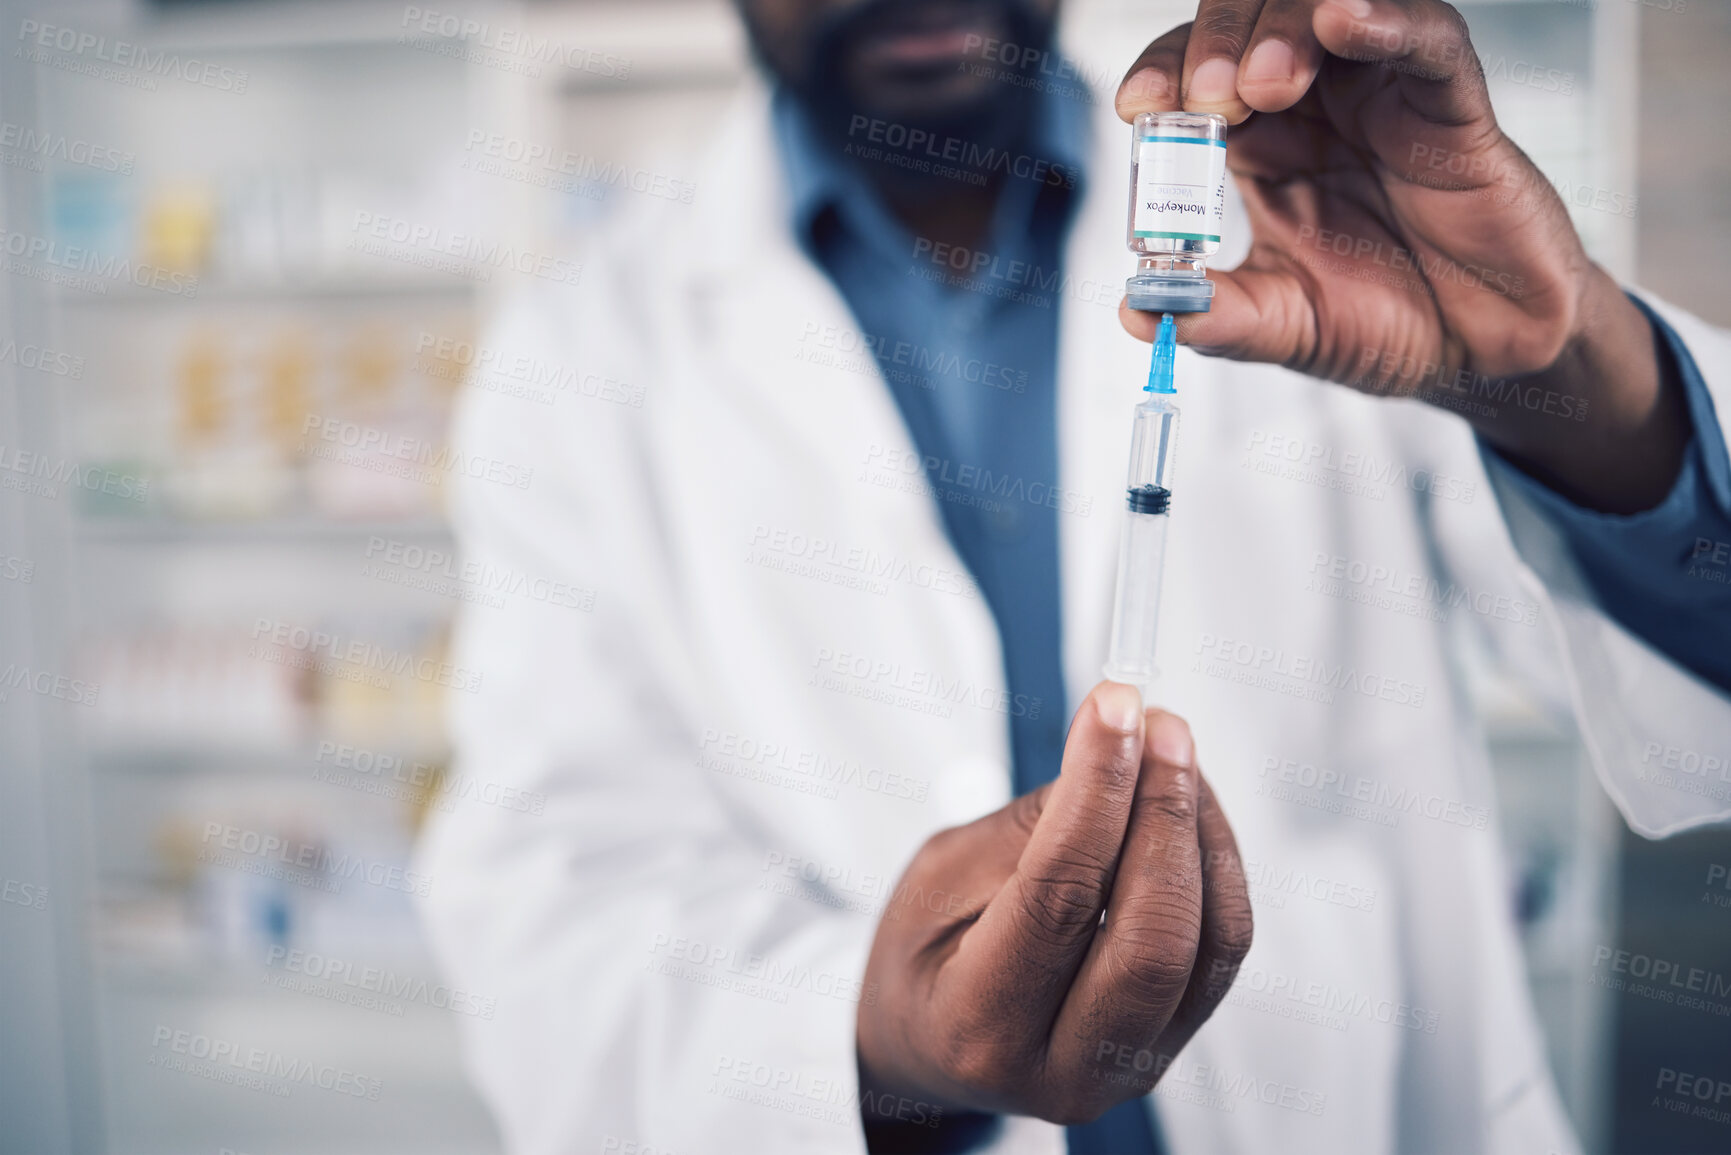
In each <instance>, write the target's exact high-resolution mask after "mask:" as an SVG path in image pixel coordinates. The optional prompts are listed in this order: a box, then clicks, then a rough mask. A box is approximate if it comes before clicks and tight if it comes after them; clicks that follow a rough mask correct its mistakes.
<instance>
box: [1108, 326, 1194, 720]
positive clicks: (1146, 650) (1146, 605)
mask: <svg viewBox="0 0 1731 1155" xmlns="http://www.w3.org/2000/svg"><path fill="white" fill-rule="evenodd" d="M1177 348H1178V342H1177V328H1176V326H1174V325H1173V323H1172V314H1170V313H1165V314H1163V315H1162V316H1161V318H1160V331H1159V333H1158V334H1157V335H1156V336H1155V338H1154V363H1153V365H1151V366H1150V367H1149V370H1148V384H1147V386H1146V388H1145V390H1144V392H1146V393H1147V394H1148V397H1147V399H1146V400H1144V401H1143V402H1142V404H1140V405H1138V406H1136V418H1135V425H1134V432H1133V433H1132V434H1131V438H1130V478H1129V482H1128V485H1127V492H1126V494H1125V507H1126V508H1125V512H1124V535H1123V537H1122V538H1121V539H1120V541H1119V544H1118V601H1117V605H1116V606H1115V607H1114V608H1113V610H1112V649H1111V654H1110V656H1109V657H1108V658H1107V659H1106V671H1105V673H1106V677H1107V678H1108V679H1109V680H1111V681H1114V682H1124V683H1127V684H1129V685H1132V686H1138V687H1140V688H1142V690H1143V691H1144V692H1146V690H1147V688H1148V686H1149V684H1150V683H1152V682H1153V681H1154V679H1155V677H1156V676H1157V675H1158V674H1159V671H1158V670H1157V669H1155V668H1154V641H1155V633H1156V627H1157V626H1158V625H1159V617H1160V576H1161V568H1162V567H1163V566H1164V564H1165V561H1166V525H1167V522H1168V521H1169V520H1170V515H1169V513H1168V510H1169V509H1170V507H1171V504H1172V465H1173V457H1174V455H1175V453H1176V451H1177V448H1178V406H1177V405H1175V404H1174V403H1173V401H1172V398H1173V396H1174V394H1176V393H1177V389H1176V388H1175V387H1174V386H1173V383H1172V361H1173V357H1174V354H1175V353H1176V352H1177Z"/></svg>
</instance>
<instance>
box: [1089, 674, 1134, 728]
mask: <svg viewBox="0 0 1731 1155" xmlns="http://www.w3.org/2000/svg"><path fill="white" fill-rule="evenodd" d="M1094 709H1095V710H1096V711H1097V712H1098V713H1099V715H1100V721H1102V722H1104V723H1106V725H1108V726H1110V727H1112V729H1114V730H1118V731H1121V732H1123V733H1125V734H1134V733H1135V732H1136V729H1137V727H1139V726H1140V725H1141V724H1142V691H1140V690H1138V689H1137V688H1136V687H1135V686H1126V685H1125V684H1124V683H1122V682H1102V683H1101V684H1100V688H1099V689H1098V690H1095V691H1094Z"/></svg>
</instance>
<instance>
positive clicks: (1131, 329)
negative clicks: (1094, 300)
mask: <svg viewBox="0 0 1731 1155" xmlns="http://www.w3.org/2000/svg"><path fill="white" fill-rule="evenodd" d="M1208 279H1209V280H1210V281H1212V282H1214V301H1213V304H1212V306H1211V307H1210V308H1209V310H1208V312H1206V313H1181V314H1178V315H1176V316H1175V318H1174V320H1175V321H1176V322H1177V328H1178V343H1179V344H1180V345H1188V346H1190V347H1191V348H1192V349H1195V350H1196V351H1197V352H1198V353H1202V354H1204V355H1205V356H1209V357H1229V358H1231V359H1232V360H1234V361H1262V362H1266V363H1268V364H1272V365H1289V366H1290V365H1296V364H1302V363H1304V362H1306V361H1308V360H1309V359H1310V357H1311V355H1312V354H1313V353H1314V351H1315V343H1316V337H1315V333H1316V326H1315V323H1314V320H1315V308H1314V307H1313V306H1312V305H1311V303H1310V297H1309V295H1308V294H1307V293H1306V291H1305V286H1304V284H1303V283H1302V282H1301V281H1300V280H1299V278H1298V277H1297V276H1296V275H1295V274H1293V273H1292V272H1290V271H1287V270H1284V269H1280V270H1275V269H1250V268H1242V267H1241V268H1238V269H1234V270H1232V271H1231V272H1222V271H1212V270H1211V271H1210V272H1209V274H1208ZM1118 319H1119V321H1121V322H1122V323H1123V325H1124V328H1125V330H1126V331H1127V332H1128V333H1129V334H1130V335H1131V336H1132V337H1135V338H1136V339H1137V340H1139V341H1148V342H1152V341H1153V340H1154V334H1155V332H1156V331H1157V330H1158V329H1159V328H1160V314H1159V313H1145V312H1142V311H1141V310H1139V309H1132V308H1131V307H1130V305H1129V303H1128V302H1124V303H1121V304H1120V305H1119V306H1118Z"/></svg>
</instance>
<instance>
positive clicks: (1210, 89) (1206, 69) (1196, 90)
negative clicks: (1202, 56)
mask: <svg viewBox="0 0 1731 1155" xmlns="http://www.w3.org/2000/svg"><path fill="white" fill-rule="evenodd" d="M1237 95H1238V65H1236V64H1234V63H1233V62H1232V61H1230V60H1227V59H1226V58H1225V57H1220V56H1217V57H1215V58H1214V59H1213V60H1204V61H1203V62H1202V63H1201V64H1198V65H1197V66H1196V71H1195V72H1192V73H1191V74H1190V91H1189V93H1187V94H1186V96H1185V103H1186V104H1230V103H1232V101H1233V99H1234V98H1235V97H1236V96H1237Z"/></svg>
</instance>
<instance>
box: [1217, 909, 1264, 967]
mask: <svg viewBox="0 0 1731 1155" xmlns="http://www.w3.org/2000/svg"><path fill="white" fill-rule="evenodd" d="M1255 940H1256V920H1255V919H1254V918H1252V917H1251V914H1250V907H1249V904H1248V903H1246V904H1245V908H1244V909H1243V910H1242V911H1238V912H1234V913H1233V914H1230V915H1228V916H1227V917H1226V918H1224V919H1222V920H1221V924H1220V931H1219V938H1218V945H1217V947H1216V949H1217V951H1218V953H1219V956H1220V958H1221V959H1222V960H1224V961H1226V962H1228V963H1230V964H1232V967H1233V969H1234V970H1236V969H1237V967H1238V964H1239V963H1242V962H1243V961H1244V960H1245V958H1246V957H1247V956H1248V955H1249V954H1250V947H1251V945H1252V944H1253V943H1254V942H1255Z"/></svg>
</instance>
